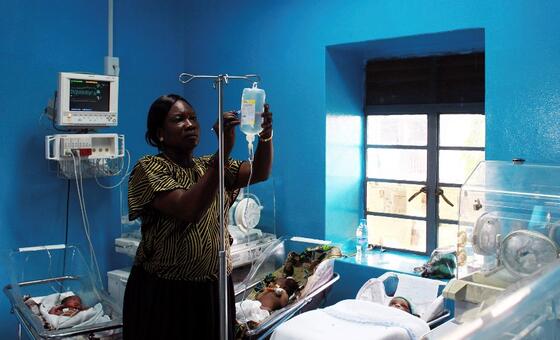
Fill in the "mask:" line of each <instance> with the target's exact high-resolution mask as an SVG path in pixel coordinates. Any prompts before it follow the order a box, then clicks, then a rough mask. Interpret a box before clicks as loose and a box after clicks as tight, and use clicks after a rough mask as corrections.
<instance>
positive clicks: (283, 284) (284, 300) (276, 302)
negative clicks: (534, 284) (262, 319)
mask: <svg viewBox="0 0 560 340" xmlns="http://www.w3.org/2000/svg"><path fill="white" fill-rule="evenodd" d="M298 288H299V287H298V283H297V281H296V280H294V279H293V278H291V277H288V278H278V279H276V282H271V283H270V284H269V285H268V287H266V288H265V290H264V291H263V292H262V293H260V294H259V295H258V296H257V300H259V301H260V303H261V309H265V310H267V311H269V312H272V311H275V310H277V309H280V308H282V307H285V306H286V305H287V304H288V300H289V299H290V296H291V295H292V294H293V293H295V292H296V290H297V289H298Z"/></svg>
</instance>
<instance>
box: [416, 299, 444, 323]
mask: <svg viewBox="0 0 560 340" xmlns="http://www.w3.org/2000/svg"><path fill="white" fill-rule="evenodd" d="M443 307H444V306H443V295H440V296H438V297H437V299H435V300H434V301H433V302H432V303H431V304H430V305H429V306H428V307H427V308H426V310H425V311H424V313H423V314H422V315H420V317H421V318H422V320H424V321H426V322H430V321H432V320H434V319H435V318H437V317H438V316H440V315H441V314H443Z"/></svg>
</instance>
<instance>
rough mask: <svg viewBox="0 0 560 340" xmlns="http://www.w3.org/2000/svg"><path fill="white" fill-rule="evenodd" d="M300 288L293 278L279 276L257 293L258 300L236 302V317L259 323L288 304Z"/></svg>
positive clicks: (242, 320) (243, 320)
mask: <svg viewBox="0 0 560 340" xmlns="http://www.w3.org/2000/svg"><path fill="white" fill-rule="evenodd" d="M298 289H299V285H298V283H297V281H296V280H294V279H293V278H291V277H287V278H278V279H276V280H274V281H273V282H270V283H269V284H268V286H267V287H265V288H264V290H263V291H262V292H261V293H259V294H258V295H257V297H256V300H250V299H247V300H243V301H242V302H238V303H236V306H235V307H236V311H237V312H236V318H237V320H238V321H239V322H256V323H259V322H261V321H263V320H264V319H266V318H267V317H268V316H269V315H270V313H271V312H273V311H275V310H278V309H280V308H283V307H285V306H286V305H288V302H289V299H290V296H291V295H292V294H294V293H295V292H296V291H297V290H298Z"/></svg>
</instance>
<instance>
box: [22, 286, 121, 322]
mask: <svg viewBox="0 0 560 340" xmlns="http://www.w3.org/2000/svg"><path fill="white" fill-rule="evenodd" d="M71 295H74V293H72V292H65V293H54V294H51V295H47V296H43V297H34V298H33V300H34V301H35V302H37V303H40V305H39V311H40V312H41V316H42V317H43V318H44V319H45V320H46V321H47V322H48V323H49V325H50V326H51V328H52V329H62V328H69V327H78V326H87V325H92V324H96V323H100V322H108V321H111V319H110V318H109V317H108V316H107V315H104V313H103V307H102V305H101V304H100V303H97V304H96V305H95V306H93V307H91V308H88V309H86V310H83V311H80V312H79V313H78V314H76V315H74V316H62V315H54V314H49V310H50V309H51V308H52V307H54V306H56V305H58V304H59V303H60V301H61V300H62V299H64V298H65V297H67V296H71Z"/></svg>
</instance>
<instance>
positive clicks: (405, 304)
mask: <svg viewBox="0 0 560 340" xmlns="http://www.w3.org/2000/svg"><path fill="white" fill-rule="evenodd" d="M389 307H394V308H397V309H400V310H402V311H403V312H407V313H409V314H412V315H414V316H417V315H416V314H414V313H413V312H412V305H411V304H410V302H409V301H408V300H407V299H405V298H403V297H402V296H395V297H394V298H392V299H391V301H389Z"/></svg>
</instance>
